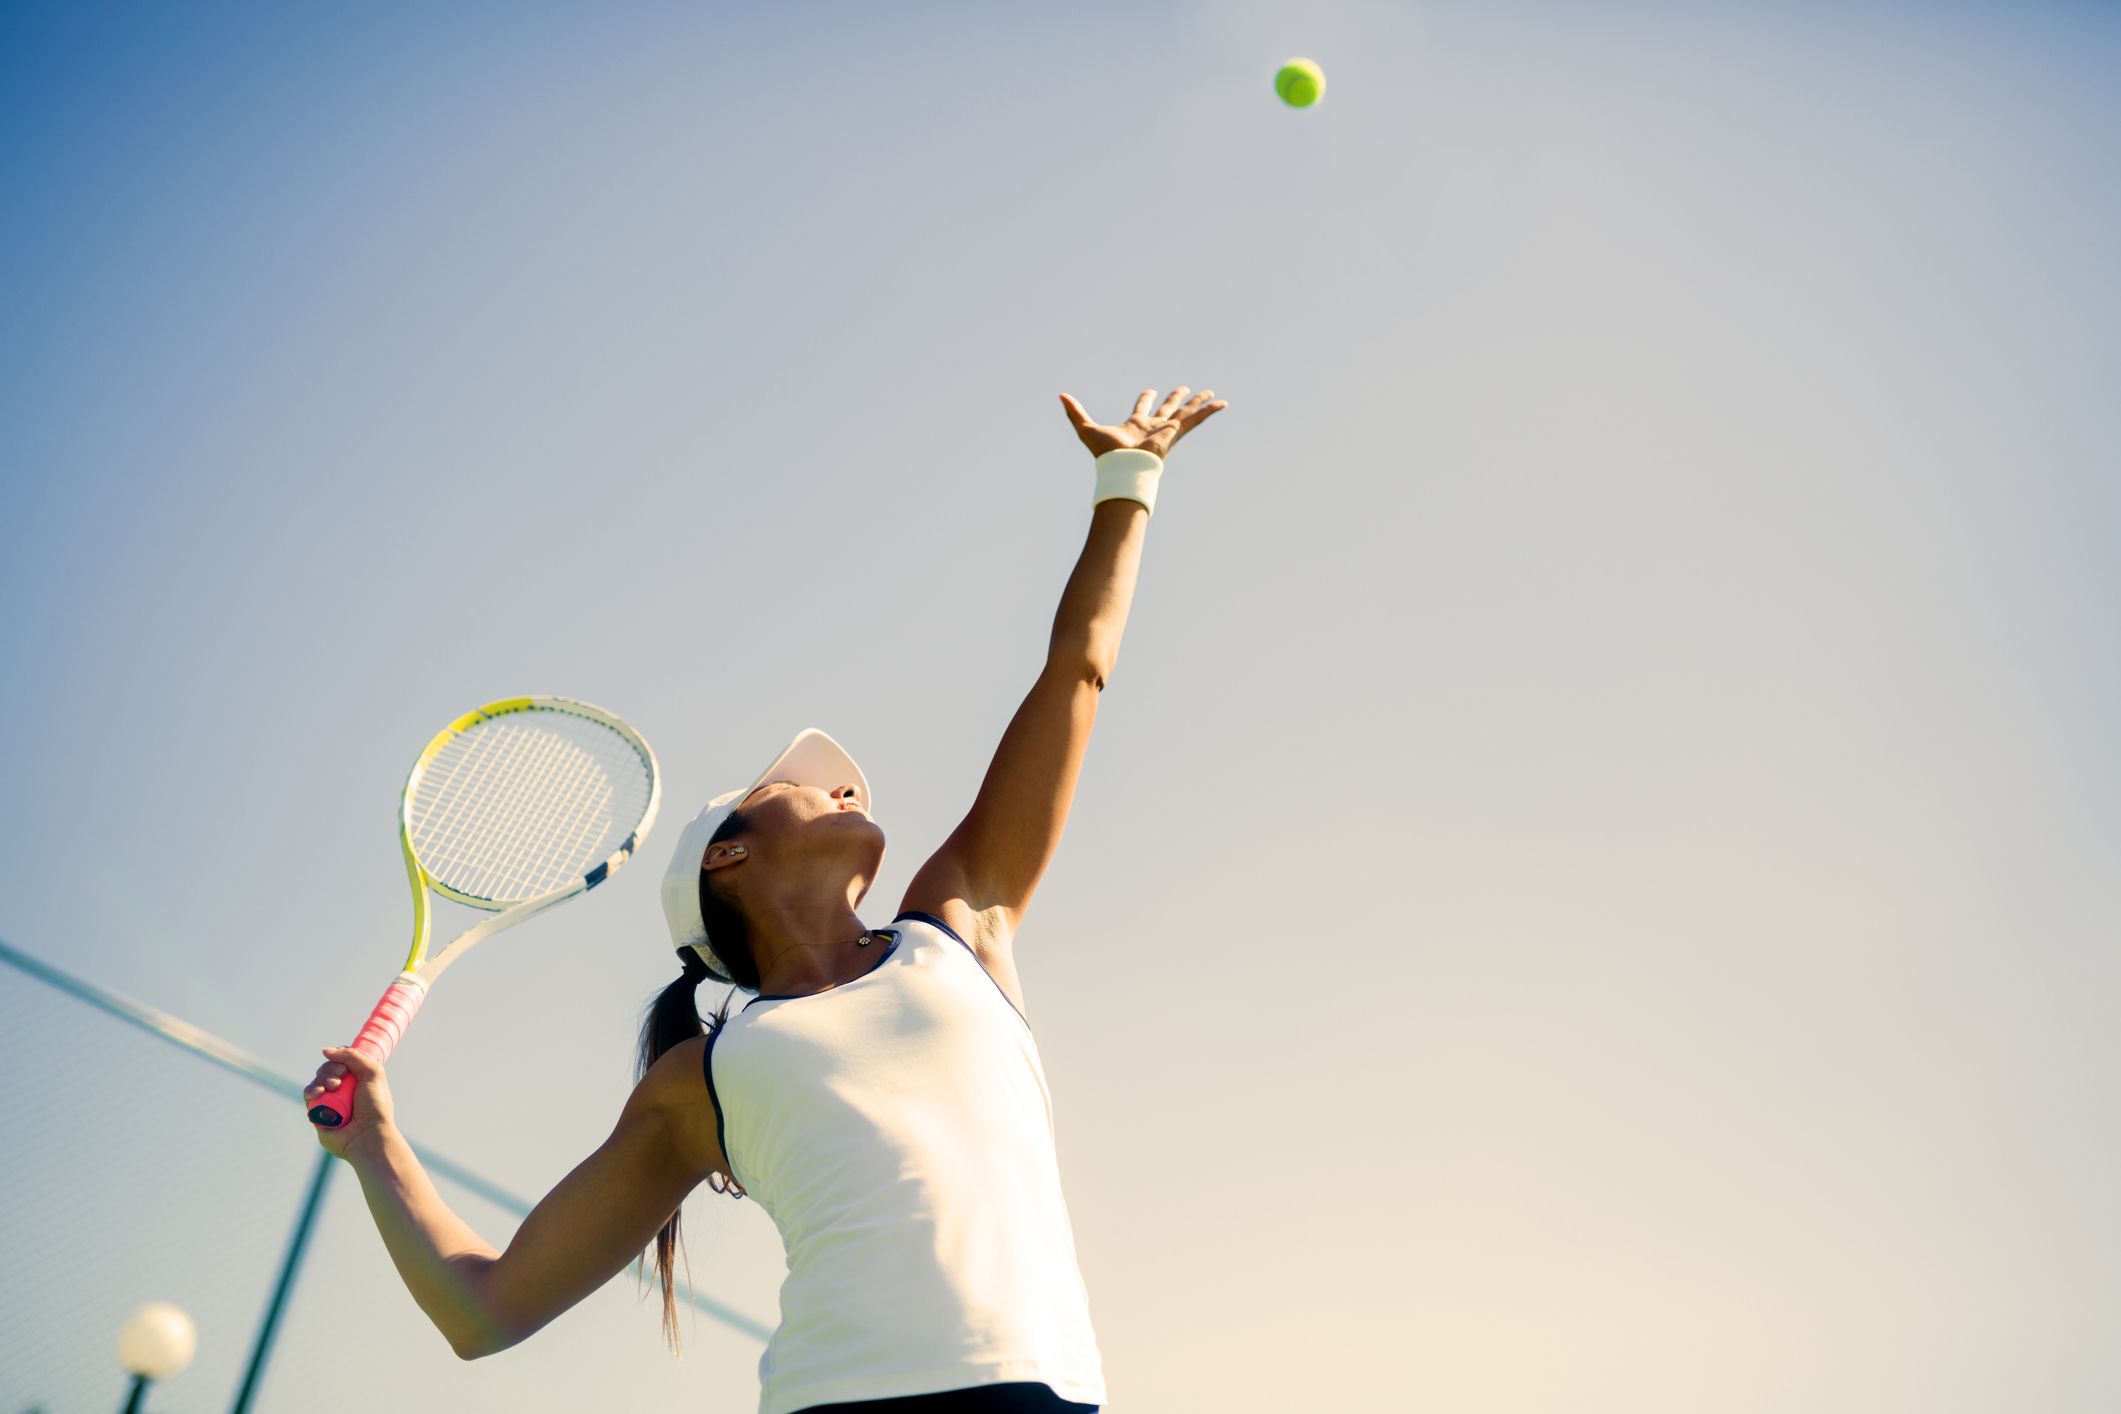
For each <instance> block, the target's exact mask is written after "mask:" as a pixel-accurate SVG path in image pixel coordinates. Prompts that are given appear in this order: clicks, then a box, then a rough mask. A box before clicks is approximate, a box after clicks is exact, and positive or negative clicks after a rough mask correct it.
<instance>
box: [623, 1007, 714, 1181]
mask: <svg viewBox="0 0 2121 1414" xmlns="http://www.w3.org/2000/svg"><path fill="white" fill-rule="evenodd" d="M708 1039H709V1038H708V1037H707V1036H705V1035H700V1036H693V1037H689V1038H687V1039H686V1040H683V1041H680V1042H678V1043H677V1044H676V1045H675V1046H672V1047H671V1048H670V1049H669V1050H667V1051H665V1052H663V1054H662V1055H660V1056H658V1057H656V1060H655V1064H653V1065H651V1066H650V1067H648V1073H647V1074H646V1075H644V1076H642V1077H641V1081H640V1083H639V1084H638V1085H636V1086H634V1087H633V1094H632V1095H630V1096H629V1097H628V1098H627V1101H626V1111H625V1113H626V1115H628V1116H631V1117H632V1118H633V1119H634V1121H635V1122H637V1123H644V1124H651V1125H654V1126H656V1127H659V1128H661V1129H662V1130H664V1131H665V1133H667V1135H668V1136H669V1142H670V1143H671V1145H672V1147H673V1149H674V1151H675V1153H676V1156H677V1157H678V1158H679V1159H680V1160H681V1161H682V1162H684V1163H685V1164H686V1166H687V1167H688V1168H689V1169H691V1170H692V1171H693V1172H694V1173H696V1174H697V1175H699V1176H700V1177H702V1178H704V1177H705V1176H707V1175H708V1174H710V1173H717V1172H719V1173H727V1172H729V1160H728V1157H727V1156H726V1155H725V1154H724V1153H723V1152H722V1126H721V1122H720V1118H719V1116H718V1115H717V1114H716V1111H715V1106H714V1104H713V1102H712V1096H711V1093H710V1091H709V1089H708V1085H707V1044H708ZM621 1122H622V1123H623V1122H624V1120H622V1121H621Z"/></svg>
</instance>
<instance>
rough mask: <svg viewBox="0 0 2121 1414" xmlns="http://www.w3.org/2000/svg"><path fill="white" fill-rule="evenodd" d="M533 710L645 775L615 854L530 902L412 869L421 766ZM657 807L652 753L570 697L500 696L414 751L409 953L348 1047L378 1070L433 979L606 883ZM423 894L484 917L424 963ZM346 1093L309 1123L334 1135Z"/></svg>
mask: <svg viewBox="0 0 2121 1414" xmlns="http://www.w3.org/2000/svg"><path fill="white" fill-rule="evenodd" d="M533 711H555V712H566V713H568V714H570V715H573V716H577V717H583V718H586V719H588V720H589V721H592V722H595V723H596V724H598V725H599V726H602V727H607V728H609V729H610V730H611V731H613V732H614V733H616V734H617V735H618V736H619V737H620V738H622V739H623V740H624V741H625V742H626V744H627V745H629V746H631V747H632V748H633V750H634V752H635V753H636V754H637V755H639V756H640V758H641V763H642V765H643V766H644V767H646V768H647V771H648V802H647V804H646V805H645V806H644V807H643V808H642V810H641V818H640V820H639V821H638V822H637V823H636V824H635V825H634V827H633V829H632V831H631V832H630V833H628V834H627V836H626V838H625V839H624V840H623V841H621V842H620V844H619V847H618V848H617V849H615V850H613V851H612V852H611V853H610V854H609V855H607V856H605V857H604V858H603V859H601V860H599V861H598V862H597V863H595V864H594V865H592V866H590V867H589V868H588V869H586V870H584V871H583V872H582V873H580V874H578V875H576V876H575V877H574V878H572V879H570V880H568V881H567V882H566V883H564V884H561V885H559V886H558V887H556V888H552V889H549V890H547V891H546V892H544V893H542V894H538V895H536V896H535V897H532V898H527V899H490V898H481V897H479V896H477V895H474V894H468V893H465V892H463V891H462V890H460V889H455V888H451V887H450V886H449V885H448V884H445V883H443V882H442V881H441V880H440V879H437V878H435V877H434V876H433V875H432V874H430V873H428V872H427V868H426V866H425V865H423V864H421V863H420V857H419V854H418V852H417V851H416V850H415V849H414V848H413V843H412V806H413V796H414V794H415V793H416V792H417V791H418V789H419V786H420V781H421V778H422V777H423V776H425V775H426V774H427V768H428V766H429V765H430V764H431V763H432V762H433V760H434V758H435V757H436V756H438V755H439V754H440V753H441V751H442V749H443V748H444V747H445V746H447V745H448V744H449V743H450V742H451V741H452V740H454V739H455V738H457V737H458V736H460V735H462V734H463V733H464V732H466V731H469V730H470V729H471V728H473V727H475V726H477V725H478V724H479V723H481V722H486V721H491V720H492V719H494V718H496V717H505V716H508V715H510V714H513V713H517V712H533ZM662 800H663V772H662V768H661V766H660V765H658V764H657V762H656V759H655V751H654V750H653V749H652V748H651V747H650V746H649V745H648V742H647V740H646V739H645V738H643V737H642V736H641V734H640V733H639V732H637V731H635V730H634V729H633V728H632V727H631V726H630V725H628V724H627V723H626V721H625V720H624V719H622V718H620V717H618V716H617V715H615V714H614V713H611V712H607V711H605V710H604V709H603V708H602V707H598V706H596V705H595V704H594V703H589V702H583V701H580V700H579V699H577V698H572V697H551V696H531V697H503V698H499V699H497V700H495V701H492V702H489V703H487V704H485V705H484V706H482V707H475V708H473V709H472V710H471V711H469V712H466V713H465V714H464V715H463V716H461V717H459V718H457V719H456V720H455V721H454V722H451V723H450V724H449V725H448V726H446V727H444V728H442V730H440V731H438V732H436V733H435V734H434V737H433V739H432V740H430V741H429V742H428V743H427V745H426V746H425V747H424V748H422V749H421V751H420V755H419V759H418V760H416V761H415V762H414V763H413V767H412V770H411V772H410V773H409V774H407V776H406V778H405V788H404V790H403V791H402V792H400V794H399V797H398V845H399V848H400V850H401V851H402V852H403V853H404V856H405V873H406V877H407V879H408V881H409V882H410V883H411V885H412V917H413V937H412V950H411V952H409V953H408V954H407V955H406V959H405V966H404V968H403V969H402V970H401V971H400V972H399V973H398V975H397V976H396V977H394V978H392V979H391V983H390V986H389V987H388V988H386V989H385V990H384V993H383V996H382V998H381V1000H379V1001H378V1002H377V1003H376V1005H375V1008H374V1009H373V1010H372V1011H371V1012H370V1014H369V1018H368V1021H367V1023H366V1024H365V1025H363V1026H362V1028H361V1032H360V1034H359V1035H358V1036H356V1037H355V1038H354V1042H353V1045H354V1048H355V1049H357V1050H360V1051H361V1052H362V1053H363V1054H365V1055H368V1056H369V1057H370V1058H372V1059H373V1060H374V1061H375V1062H376V1064H378V1065H381V1064H383V1063H384V1062H385V1061H387V1060H389V1058H390V1056H391V1053H392V1052H393V1051H395V1050H396V1049H397V1045H398V1041H399V1040H400V1039H401V1038H402V1037H403V1036H404V1034H405V1029H406V1028H407V1027H408V1026H410V1025H411V1024H412V1019H413V1017H414V1016H415V1015H417V1014H418V1012H419V1010H420V1004H421V1003H422V1002H423V1001H424V1000H425V999H426V996H427V989H428V988H429V987H431V986H433V985H434V982H435V979H436V978H438V977H440V976H441V975H442V973H443V972H444V971H445V970H446V969H447V968H448V967H449V966H450V964H451V963H453V962H455V961H456V960H457V959H458V958H460V957H462V956H463V955H464V954H465V953H466V952H469V951H470V950H471V949H472V947H474V946H475V945H476V944H478V943H480V942H482V941H484V940H485V939H487V938H490V937H492V936H493V935H494V934H495V933H498V932H500V931H501V930H502V929H504V928H512V927H514V926H515V925H516V924H518V923H522V922H525V921H527V920H529V919H531V918H535V917H536V916H537V915H538V914H540V913H543V912H544V911H545V910H546V909H548V908H551V907H553V906H554V905H556V904H561V903H565V902H566V901H567V900H568V899H571V898H573V897H574V896H575V895H576V894H583V893H587V892H588V891H589V890H591V889H593V888H595V887H596V886H597V885H599V884H601V883H603V882H604V881H605V880H606V879H608V878H610V877H611V875H612V873H613V872H614V871H615V870H617V869H618V868H619V866H620V865H622V864H624V863H625V862H626V861H627V860H628V859H629V858H631V857H632V856H633V854H634V852H635V851H636V850H638V849H639V848H640V846H641V842H642V841H643V840H645V839H647V838H648V831H649V830H650V829H651V828H652V827H653V826H654V825H655V817H656V812H657V810H658V809H659V808H660V807H661V805H662ZM430 889H431V890H433V891H434V892H435V893H438V894H440V895H441V896H442V897H444V898H446V899H449V900H451V901H452V902H454V903H461V904H464V905H465V906H467V907H470V908H475V909H479V910H481V911H483V912H486V913H488V914H489V915H490V916H489V917H487V918H485V919H482V920H481V921H479V922H478V923H476V924H474V925H472V926H471V927H470V928H467V929H466V930H465V931H464V932H462V933H459V934H458V935H457V936H456V937H455V938H453V939H451V940H450V944H449V946H448V947H446V948H444V949H442V951H441V952H440V953H438V954H436V955H435V956H434V957H431V958H430V957H428V956H426V953H427V941H428V935H429V932H430V930H431V929H432V927H433V916H434V915H433V906H432V904H431V903H430V902H429V900H428V896H427V895H428V891H429V890H430ZM354 1089H355V1084H354V1077H353V1076H352V1075H350V1074H349V1075H347V1076H345V1077H344V1078H343V1079H342V1080H341V1082H340V1084H339V1088H338V1089H336V1090H332V1091H328V1092H326V1093H324V1094H321V1095H319V1096H318V1097H317V1099H316V1101H315V1102H314V1103H311V1104H310V1105H309V1107H308V1108H309V1117H310V1120H311V1122H312V1123H314V1124H317V1125H318V1126H319V1127H321V1128H326V1129H335V1128H338V1127H339V1126H340V1125H341V1124H343V1123H344V1122H345V1120H346V1118H347V1117H348V1115H350V1113H351V1101H352V1099H353V1093H354ZM327 1120H329V1122H327Z"/></svg>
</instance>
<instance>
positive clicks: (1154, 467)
mask: <svg viewBox="0 0 2121 1414" xmlns="http://www.w3.org/2000/svg"><path fill="white" fill-rule="evenodd" d="M1163 470H1164V459H1163V458H1162V457H1160V456H1158V455H1157V454H1156V453H1154V452H1152V451H1150V450H1148V449H1147V448H1145V447H1115V448H1113V449H1112V450H1111V451H1109V452H1104V453H1101V454H1099V456H1098V458H1097V485H1096V487H1095V489H1093V490H1092V491H1091V493H1090V506H1091V509H1093V510H1095V509H1096V508H1097V507H1098V506H1100V505H1102V504H1104V503H1105V502H1106V501H1112V500H1128V501H1136V502H1139V503H1140V504H1141V505H1142V506H1143V507H1144V508H1146V509H1147V510H1148V512H1149V514H1150V515H1152V516H1153V515H1155V514H1156V483H1157V482H1158V480H1159V479H1161V477H1162V476H1163Z"/></svg>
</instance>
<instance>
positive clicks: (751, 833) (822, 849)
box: [741, 781, 884, 877]
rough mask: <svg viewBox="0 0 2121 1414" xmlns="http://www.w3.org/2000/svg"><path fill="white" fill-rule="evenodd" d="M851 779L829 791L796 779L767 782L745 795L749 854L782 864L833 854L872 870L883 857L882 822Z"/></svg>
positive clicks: (745, 836)
mask: <svg viewBox="0 0 2121 1414" xmlns="http://www.w3.org/2000/svg"><path fill="white" fill-rule="evenodd" d="M867 806H868V802H867V801H865V800H863V799H862V795H861V788H860V787H859V786H857V785H855V784H854V783H853V782H851V781H850V782H848V783H847V784H846V785H842V786H835V787H833V788H832V789H830V790H826V789H824V788H823V787H820V786H802V785H797V784H795V783H794V782H793V781H768V782H766V784H764V785H762V786H760V787H758V789H756V790H754V791H752V792H751V794H750V795H748V796H746V797H744V801H743V805H742V809H743V811H744V816H745V818H746V819H747V820H749V821H750V822H751V823H750V826H749V828H747V829H746V830H745V831H744V834H743V836H742V837H741V838H742V839H743V841H744V842H745V843H746V844H747V845H748V846H749V849H748V853H750V854H751V855H753V856H757V857H760V858H770V859H774V860H776V861H778V862H781V863H784V864H792V863H794V862H795V861H796V860H798V859H801V860H810V861H822V860H825V859H831V860H834V861H837V862H838V863H839V864H841V865H843V866H845V867H847V868H850V869H853V870H856V871H859V872H863V873H867V874H869V875H870V876H871V877H874V871H875V869H876V867H877V865H879V864H880V863H881V862H882V860H883V854H884V831H883V827H882V826H880V825H878V824H877V823H876V821H874V820H872V819H870V818H869V811H868V809H867Z"/></svg>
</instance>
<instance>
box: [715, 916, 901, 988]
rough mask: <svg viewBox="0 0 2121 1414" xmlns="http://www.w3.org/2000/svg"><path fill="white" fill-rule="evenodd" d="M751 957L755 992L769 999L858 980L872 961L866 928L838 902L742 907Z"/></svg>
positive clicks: (872, 953) (857, 917) (874, 959)
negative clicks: (756, 981)
mask: <svg viewBox="0 0 2121 1414" xmlns="http://www.w3.org/2000/svg"><path fill="white" fill-rule="evenodd" d="M745 918H746V921H747V922H749V924H750V925H751V948H752V955H753V956H754V957H756V958H757V959H758V964H759V990H760V991H761V992H764V993H767V994H770V995H774V996H805V995H807V994H809V993H811V992H822V991H824V990H826V989H827V988H830V987H836V986H838V985H839V984H840V983H842V982H846V981H849V980H851V979H853V978H855V977H859V976H861V975H862V974H863V973H864V972H866V971H868V970H869V968H870V967H871V966H873V965H874V963H875V961H876V949H875V946H874V944H872V943H870V942H869V941H868V939H869V929H868V926H867V925H866V924H864V923H863V922H862V920H861V917H860V915H858V914H857V913H855V911H854V909H853V908H852V907H851V906H850V905H849V904H847V902H846V901H845V900H838V901H835V902H833V903H831V904H828V905H824V906H819V905H816V904H814V903H813V904H810V905H808V906H805V905H803V904H799V903H781V904H774V903H768V904H767V905H766V906H764V907H760V908H747V909H746V910H745Z"/></svg>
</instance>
